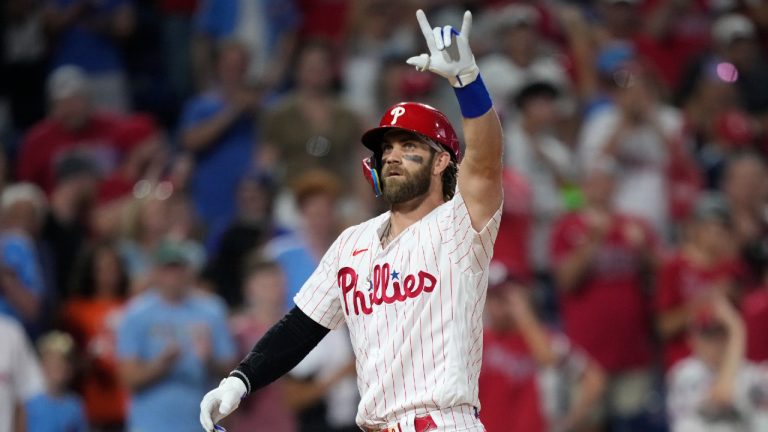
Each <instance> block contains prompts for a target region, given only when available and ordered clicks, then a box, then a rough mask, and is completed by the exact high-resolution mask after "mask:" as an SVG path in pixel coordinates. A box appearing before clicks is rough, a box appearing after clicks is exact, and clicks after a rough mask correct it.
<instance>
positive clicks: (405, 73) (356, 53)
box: [341, 0, 434, 123]
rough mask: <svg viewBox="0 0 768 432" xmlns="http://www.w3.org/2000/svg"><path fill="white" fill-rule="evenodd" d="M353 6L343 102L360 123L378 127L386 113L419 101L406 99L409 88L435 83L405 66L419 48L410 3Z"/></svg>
mask: <svg viewBox="0 0 768 432" xmlns="http://www.w3.org/2000/svg"><path fill="white" fill-rule="evenodd" d="M351 3H352V4H351V7H352V11H351V12H350V15H351V16H350V18H349V24H348V29H347V35H348V37H347V40H346V49H345V51H346V52H347V55H346V58H345V60H344V63H343V64H342V68H343V69H342V70H341V72H342V77H343V85H344V101H345V102H346V103H347V104H349V106H350V108H352V109H353V110H355V112H357V113H359V114H360V116H361V117H363V118H364V119H366V120H370V122H371V123H374V122H375V121H376V120H378V118H377V116H378V115H379V113H381V112H383V111H384V109H386V108H387V107H390V106H392V105H394V104H396V103H397V102H400V101H402V100H412V99H419V98H414V97H413V96H411V97H405V98H403V97H402V96H401V91H400V90H401V88H404V87H407V84H406V82H408V83H418V84H421V83H426V84H427V86H428V85H429V84H430V83H431V82H432V77H430V76H429V75H426V74H419V73H418V72H417V71H415V70H414V69H413V68H412V67H411V66H409V65H408V64H406V63H405V60H406V59H407V58H408V56H409V53H411V52H414V50H416V47H417V44H416V38H415V37H414V36H415V33H414V32H413V31H412V30H413V29H412V28H411V26H410V25H409V24H410V22H409V20H408V17H410V16H411V15H412V13H413V10H411V7H410V5H409V4H408V2H407V1H405V0H394V1H393V0H372V1H366V2H351ZM401 76H402V78H404V79H400V77H401ZM418 84H417V86H418ZM419 100H423V99H419ZM426 103H427V104H429V105H434V104H432V103H429V102H428V101H427V102H426Z"/></svg>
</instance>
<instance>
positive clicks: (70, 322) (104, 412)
mask: <svg viewBox="0 0 768 432" xmlns="http://www.w3.org/2000/svg"><path fill="white" fill-rule="evenodd" d="M70 290H71V293H70V300H69V301H67V302H66V303H64V304H63V305H62V307H61V321H62V326H63V328H64V329H66V330H67V331H68V332H69V333H70V334H71V335H72V336H73V338H74V340H75V343H76V345H77V350H78V358H79V360H80V361H81V362H82V363H81V364H83V367H82V370H81V371H80V376H79V382H78V384H79V385H78V387H79V390H80V394H82V396H83V400H84V402H85V412H86V415H87V418H88V423H89V424H90V425H91V427H92V428H94V429H97V430H98V431H101V432H119V431H122V430H123V429H122V427H123V423H124V421H125V411H126V408H127V403H128V395H127V394H126V392H125V389H124V388H123V386H122V383H121V382H120V380H119V377H118V374H117V359H116V353H115V351H116V333H117V322H118V320H119V318H120V315H121V314H122V311H123V308H124V306H125V302H126V299H127V295H128V274H127V273H126V270H125V268H124V266H123V263H122V261H121V259H120V255H119V253H118V250H117V248H116V246H115V245H113V244H111V243H99V244H96V245H93V246H91V247H89V248H87V249H85V250H84V251H83V252H82V253H81V254H80V255H79V256H78V258H77V261H76V267H75V269H74V271H73V278H72V282H71V285H70Z"/></svg>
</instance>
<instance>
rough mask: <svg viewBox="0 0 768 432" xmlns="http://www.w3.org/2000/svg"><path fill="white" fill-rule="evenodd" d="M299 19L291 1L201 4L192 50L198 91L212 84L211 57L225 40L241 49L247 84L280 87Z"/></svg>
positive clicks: (206, 0) (206, 1)
mask: <svg viewBox="0 0 768 432" xmlns="http://www.w3.org/2000/svg"><path fill="white" fill-rule="evenodd" d="M301 18H302V17H301V15H300V12H299V10H298V8H297V5H296V2H295V1H294V0H262V1H258V2H247V1H240V0H201V1H200V4H199V6H198V10H197V16H196V18H195V21H196V22H195V27H196V28H195V33H196V35H195V40H194V46H193V56H194V63H195V68H196V72H197V81H198V82H197V84H198V87H199V88H202V89H204V88H206V87H207V86H208V85H210V84H211V83H212V81H213V79H214V76H215V71H213V70H211V69H212V68H211V67H210V58H211V57H212V55H211V54H212V52H213V51H214V50H215V47H217V46H219V45H221V44H222V43H223V42H224V41H227V40H236V41H238V42H239V43H240V44H242V47H243V48H244V49H245V52H246V54H247V57H246V61H247V64H246V65H245V66H246V81H247V82H248V83H250V84H254V85H260V86H264V87H274V86H276V85H279V84H281V80H284V79H285V76H286V75H287V71H288V67H289V63H290V60H291V55H292V54H293V51H294V49H295V46H296V44H297V32H298V27H299V25H300V23H301ZM174 48H175V47H174Z"/></svg>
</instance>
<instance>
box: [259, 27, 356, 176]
mask: <svg viewBox="0 0 768 432" xmlns="http://www.w3.org/2000/svg"><path fill="white" fill-rule="evenodd" d="M333 56H334V52H333V51H332V50H331V47H330V46H329V45H326V44H323V43H321V42H317V41H313V42H310V43H306V44H304V45H303V46H302V48H301V50H300V51H299V53H298V54H297V59H296V65H295V69H294V78H295V80H296V88H295V89H294V90H293V92H291V93H289V94H287V95H286V96H285V97H284V99H283V100H281V101H280V102H278V103H277V104H276V106H275V107H274V108H273V109H272V110H270V111H269V112H268V113H267V114H266V115H265V118H264V145H265V146H269V147H270V149H271V150H273V151H276V152H277V154H278V165H279V167H278V172H277V173H276V174H277V177H276V178H277V179H278V180H279V181H281V182H285V184H290V183H291V182H292V181H293V180H295V179H296V178H297V177H298V176H300V175H301V174H302V173H304V172H306V171H307V170H309V169H310V168H324V169H327V170H329V171H333V172H335V173H336V174H337V175H339V176H341V178H342V179H343V181H345V182H347V183H346V184H349V185H352V184H354V183H352V179H357V178H358V171H359V170H358V167H357V166H353V164H350V163H349V161H350V159H351V158H353V157H354V156H355V155H357V154H360V155H361V156H360V158H359V159H362V158H363V156H362V153H361V150H360V146H359V145H358V143H359V141H360V133H361V128H362V125H361V122H360V119H359V117H358V116H357V114H356V113H355V112H354V111H352V110H351V109H350V108H349V107H347V106H346V104H345V103H344V102H343V101H342V100H341V99H340V97H339V96H338V95H337V94H336V91H335V89H334V88H333V81H334V79H335V78H336V77H335V69H334V60H335V59H334V57H333ZM297 124H298V125H301V127H297Z"/></svg>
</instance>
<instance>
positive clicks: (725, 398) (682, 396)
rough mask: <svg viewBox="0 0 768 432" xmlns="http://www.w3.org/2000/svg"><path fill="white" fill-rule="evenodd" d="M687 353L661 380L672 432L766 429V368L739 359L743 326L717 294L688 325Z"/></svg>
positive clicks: (743, 349) (727, 431) (741, 351)
mask: <svg viewBox="0 0 768 432" xmlns="http://www.w3.org/2000/svg"><path fill="white" fill-rule="evenodd" d="M690 333H691V336H690V339H691V347H692V349H693V354H692V355H690V356H689V357H687V358H685V359H684V360H681V361H680V362H678V363H677V364H676V365H675V366H674V367H673V368H672V370H671V371H670V372H669V375H668V377H667V384H668V386H669V395H668V398H667V408H668V411H669V417H670V425H671V427H672V432H753V431H754V432H757V431H764V430H768V368H766V366H764V365H758V364H756V363H751V362H749V361H747V360H746V358H745V344H746V341H745V340H746V337H745V330H744V322H743V321H742V319H741V317H740V316H739V313H738V311H737V310H736V309H735V308H734V307H733V306H732V304H731V303H730V301H729V300H728V299H727V298H726V297H725V296H724V295H720V296H717V297H715V298H714V300H713V301H712V302H711V303H710V305H709V307H708V308H706V309H705V310H702V311H700V312H699V313H698V314H697V315H696V316H695V317H694V318H693V322H692V325H691V331H690Z"/></svg>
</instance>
